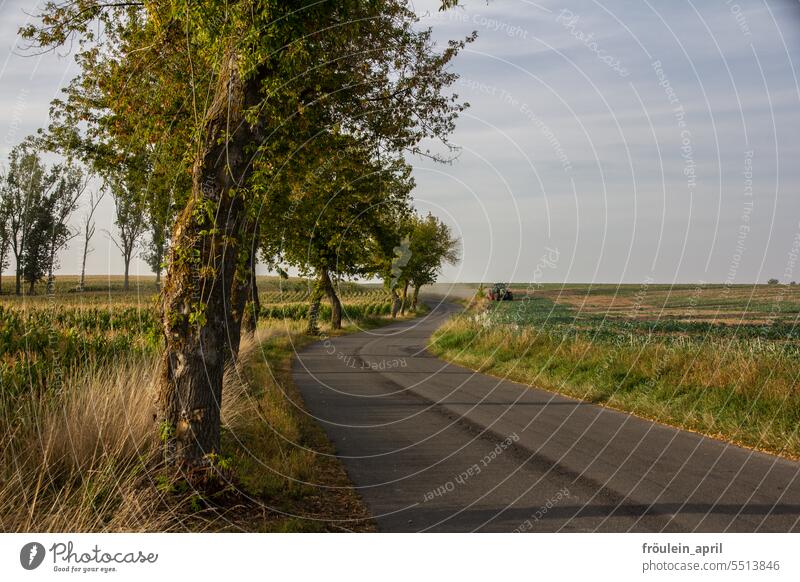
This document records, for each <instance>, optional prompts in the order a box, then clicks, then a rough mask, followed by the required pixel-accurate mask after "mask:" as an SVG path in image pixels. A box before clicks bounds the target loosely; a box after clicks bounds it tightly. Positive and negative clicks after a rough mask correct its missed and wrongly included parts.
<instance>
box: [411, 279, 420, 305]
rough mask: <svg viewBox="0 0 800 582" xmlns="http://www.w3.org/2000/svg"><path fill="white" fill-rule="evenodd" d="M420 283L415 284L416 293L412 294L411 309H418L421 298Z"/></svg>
mask: <svg viewBox="0 0 800 582" xmlns="http://www.w3.org/2000/svg"><path fill="white" fill-rule="evenodd" d="M419 288H420V286H419V285H415V286H414V293H413V294H412V295H411V311H416V310H417V300H418V299H419Z"/></svg>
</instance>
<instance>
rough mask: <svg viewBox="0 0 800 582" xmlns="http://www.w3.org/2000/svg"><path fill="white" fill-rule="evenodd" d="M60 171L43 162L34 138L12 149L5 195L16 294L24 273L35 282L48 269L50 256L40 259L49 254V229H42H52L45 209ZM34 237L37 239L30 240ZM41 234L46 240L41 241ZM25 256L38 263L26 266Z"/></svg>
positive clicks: (29, 281) (29, 279) (28, 280)
mask: <svg viewBox="0 0 800 582" xmlns="http://www.w3.org/2000/svg"><path fill="white" fill-rule="evenodd" d="M58 173H59V169H58V168H57V167H53V168H49V169H48V168H47V167H46V166H45V165H44V164H43V163H42V160H41V157H40V155H39V151H38V149H37V148H36V146H35V145H34V143H33V140H32V138H27V139H26V140H25V141H24V142H23V143H21V144H20V145H18V146H16V147H15V148H14V149H12V150H11V154H10V156H9V167H8V173H7V174H6V183H5V188H4V189H3V197H4V203H5V204H6V205H7V206H6V207H7V209H8V212H9V222H8V229H9V236H10V239H11V250H12V252H13V254H14V261H15V263H16V267H15V279H16V285H15V292H16V294H17V295H19V294H20V293H21V292H22V280H23V277H24V278H25V280H26V281H27V282H28V283H29V284H31V280H33V284H35V283H36V281H38V280H39V279H40V278H41V276H43V275H44V273H47V264H46V263H47V260H46V258H45V260H41V256H40V253H42V252H44V253H45V257H47V256H49V253H48V252H47V250H48V247H47V244H45V243H46V238H47V234H48V232H49V230H48V231H45V232H42V231H41V228H42V227H44V228H47V229H49V228H50V223H49V222H47V224H45V222H46V221H45V216H44V215H43V214H42V210H43V208H44V207H46V206H48V204H47V201H48V199H49V197H50V194H51V191H52V189H53V188H54V187H55V186H56V184H57V183H58ZM48 211H49V210H48ZM34 230H36V232H34ZM32 237H33V238H35V239H36V240H35V241H33V242H32V243H31V242H30V240H31V238H32ZM42 237H44V240H45V243H43V242H42V240H43V239H42ZM29 243H30V244H35V248H33V249H31V250H30V251H28V250H27V248H28V246H29ZM42 244H44V247H42ZM26 258H30V259H31V260H34V261H35V264H33V265H31V266H30V267H26V265H25V260H26ZM40 269H44V271H43V272H42V274H41V275H39V271H40Z"/></svg>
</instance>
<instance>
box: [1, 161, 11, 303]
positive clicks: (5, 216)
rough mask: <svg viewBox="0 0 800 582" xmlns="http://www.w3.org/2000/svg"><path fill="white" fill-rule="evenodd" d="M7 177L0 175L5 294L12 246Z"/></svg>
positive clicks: (2, 260) (2, 259) (2, 261)
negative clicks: (7, 202)
mask: <svg viewBox="0 0 800 582" xmlns="http://www.w3.org/2000/svg"><path fill="white" fill-rule="evenodd" d="M5 189H6V177H5V175H0V295H2V294H3V271H4V270H5V268H6V267H8V251H9V250H10V248H11V230H10V225H9V223H10V221H11V216H10V214H9V207H8V204H6V198H5V194H4V192H5Z"/></svg>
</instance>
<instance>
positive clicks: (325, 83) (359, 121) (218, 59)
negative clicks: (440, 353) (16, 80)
mask: <svg viewBox="0 0 800 582" xmlns="http://www.w3.org/2000/svg"><path fill="white" fill-rule="evenodd" d="M452 4H454V2H452V1H451V0H445V1H444V2H443V4H442V8H443V9H444V8H447V7H449V6H450V5H452ZM21 33H22V36H23V37H24V38H27V39H29V40H30V41H31V42H32V45H33V46H34V47H37V49H40V48H45V49H47V48H54V47H59V46H62V45H67V44H69V45H74V46H78V47H80V48H79V50H78V53H77V55H76V59H77V61H78V63H79V65H80V67H81V74H80V75H79V76H78V77H77V78H76V79H75V80H74V81H73V82H72V83H71V84H70V86H69V87H68V88H67V90H66V91H65V95H64V97H63V98H62V99H59V100H56V101H55V102H54V103H53V105H52V108H51V113H52V116H51V123H50V125H49V127H48V128H47V130H46V131H44V132H43V134H42V139H43V140H45V141H46V142H47V143H48V147H51V148H53V149H58V150H59V151H62V152H64V153H65V155H67V156H69V157H71V158H74V159H79V160H81V161H82V162H83V163H84V164H86V165H87V166H88V167H89V168H91V170H92V171H93V172H95V173H96V174H98V175H99V176H101V177H102V179H103V180H104V181H105V183H107V184H110V185H111V190H112V192H117V193H118V196H119V198H118V207H123V206H124V204H123V202H124V201H128V202H130V203H131V204H134V203H138V201H139V200H141V201H142V204H144V205H145V207H146V208H148V210H149V212H148V214H147V216H149V217H150V218H151V220H150V224H149V228H150V229H151V230H152V231H153V232H155V231H156V230H157V229H161V232H163V238H159V237H157V236H154V237H153V238H154V240H163V241H164V244H163V246H161V247H159V249H158V250H154V254H156V255H157V254H158V253H159V252H160V253H162V254H163V253H164V252H167V253H168V257H167V277H166V280H165V282H164V285H163V290H162V313H163V324H164V337H165V341H166V350H165V356H164V362H163V375H162V383H161V387H160V388H161V389H160V396H159V414H158V415H157V418H156V423H157V426H158V434H159V435H160V436H161V438H162V439H163V442H164V448H165V458H166V459H167V461H168V462H169V463H170V464H172V465H174V466H176V467H179V468H184V469H186V468H188V469H190V470H191V471H190V473H194V472H195V471H201V472H202V471H204V469H205V468H207V467H209V466H211V465H213V463H211V460H213V458H214V454H215V453H216V452H218V450H219V441H220V419H219V411H220V402H221V398H222V378H223V372H224V369H225V365H226V363H227V362H229V361H230V360H232V359H234V358H236V356H237V354H238V348H239V339H240V334H241V331H242V327H243V326H244V327H247V326H249V325H252V323H253V321H252V318H250V317H245V314H246V313H253V314H256V313H257V311H258V310H257V309H256V308H254V304H256V303H257V297H258V296H257V293H256V289H255V277H254V273H255V264H256V262H257V260H259V259H260V260H262V261H263V262H265V263H267V264H268V265H270V266H271V267H273V268H275V269H277V270H279V271H282V272H285V271H286V269H288V268H290V267H294V268H297V269H299V270H300V272H301V273H302V274H304V275H307V276H309V277H310V278H311V279H312V280H313V281H314V292H313V293H312V301H314V302H317V304H318V302H319V301H321V299H322V298H323V297H324V296H326V295H327V296H328V298H329V299H330V300H331V302H332V303H333V304H334V306H336V305H337V304H338V297H336V281H338V280H341V279H345V278H351V277H360V276H378V277H381V278H382V279H383V280H384V281H385V282H386V285H387V288H388V290H389V291H390V292H391V293H392V294H393V295H394V296H395V297H396V298H397V300H396V304H397V309H396V310H395V312H397V310H402V309H403V305H404V301H403V297H405V298H406V299H408V289H409V287H412V288H414V289H416V290H418V288H419V286H420V285H423V284H426V283H429V282H430V281H432V280H433V278H435V274H436V272H437V271H438V269H439V268H440V266H441V263H442V261H452V260H455V258H456V255H455V252H454V250H453V249H454V243H455V241H454V239H453V237H452V234H451V233H450V232H449V230H447V229H446V227H445V226H444V225H443V224H442V223H441V222H439V221H437V220H436V219H435V218H433V217H430V216H428V217H419V216H416V215H415V213H414V212H413V210H412V207H411V203H410V193H411V190H412V189H413V186H414V183H413V179H412V178H411V169H410V166H409V164H408V163H407V162H406V159H407V157H408V155H414V154H416V155H422V156H427V157H430V158H432V159H435V160H438V161H447V160H448V159H449V156H451V153H450V152H452V151H453V149H452V147H451V146H450V144H449V142H448V141H447V137H448V135H449V134H450V133H451V132H452V130H453V129H454V125H455V120H456V118H457V116H458V114H459V113H460V112H461V111H462V110H463V109H464V107H465V104H463V103H461V102H460V101H459V99H458V96H457V95H455V94H453V93H452V92H451V91H450V87H451V86H452V85H453V83H454V82H455V80H456V78H457V77H456V75H455V74H454V73H453V72H451V71H450V69H449V66H450V64H451V62H452V60H453V58H454V57H455V56H456V55H457V54H458V52H459V51H460V50H461V49H462V48H463V47H464V46H465V44H466V43H468V42H470V41H471V40H473V39H474V35H472V36H470V37H468V38H465V39H461V40H453V41H450V42H448V43H447V44H446V45H445V46H443V47H437V46H436V44H435V43H434V42H433V40H432V33H431V31H430V30H429V29H422V28H420V27H419V25H418V22H417V19H416V17H415V15H414V13H413V10H412V6H411V5H410V3H409V2H407V1H406V0H369V1H363V0H328V1H326V2H307V1H305V0H233V1H230V2H225V3H220V2H217V1H216V0H195V1H193V2H173V1H171V0H149V1H148V2H136V1H134V2H122V3H116V2H104V1H101V0H65V1H61V2H57V1H53V2H49V3H47V4H46V5H45V8H44V12H43V13H42V14H41V15H40V18H39V20H38V22H34V23H33V24H30V25H28V26H26V27H24V28H23V29H22V30H21ZM75 41H77V42H75ZM432 142H439V143H440V144H443V145H444V146H445V147H444V148H434V146H433V145H432ZM437 149H438V150H441V151H444V152H445V153H444V154H441V155H440V154H438V153H436V151H437ZM167 233H169V235H168V234H167ZM167 241H168V242H169V245H167ZM442 241H445V243H446V244H443V245H442V244H441V243H442ZM434 242H435V243H436V244H434ZM438 245H441V246H438ZM120 246H121V248H122V250H123V253H124V252H125V245H124V241H123V244H121V245H120ZM444 247H447V248H444ZM167 248H168V250H167ZM442 249H444V250H442ZM436 253H438V254H436ZM426 256H428V257H433V258H432V259H430V261H429V262H427V263H426V262H425V261H423V257H426ZM437 257H438V258H437ZM434 259H435V260H434ZM153 260H155V257H153ZM437 261H438V262H437ZM414 296H416V292H415V293H414ZM414 296H412V299H411V301H412V302H413V300H414V299H413V297H414ZM333 311H334V312H335V315H334V324H335V325H338V324H339V322H340V318H341V309H340V306H339V307H336V308H335V309H334V310H333Z"/></svg>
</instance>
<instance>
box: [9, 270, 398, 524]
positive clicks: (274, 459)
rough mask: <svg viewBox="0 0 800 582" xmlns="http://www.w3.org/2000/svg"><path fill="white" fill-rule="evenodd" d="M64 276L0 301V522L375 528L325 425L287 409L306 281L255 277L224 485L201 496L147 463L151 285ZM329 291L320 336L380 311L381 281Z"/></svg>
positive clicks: (230, 399) (233, 388) (229, 382)
mask: <svg viewBox="0 0 800 582" xmlns="http://www.w3.org/2000/svg"><path fill="white" fill-rule="evenodd" d="M76 284H77V279H76V278H72V277H60V278H59V280H58V284H57V285H56V288H55V292H54V293H53V294H52V295H49V296H48V295H46V294H39V295H34V296H14V295H8V294H5V295H2V296H0V433H1V437H2V439H3V447H2V451H1V452H0V464H2V468H0V530H2V531H34V530H36V531H66V530H69V531H186V530H190V531H221V530H224V531H297V530H301V531H326V530H334V531H340V530H341V529H342V528H345V529H348V530H352V529H356V530H361V529H370V528H371V527H372V525H371V522H370V520H369V519H368V517H367V512H366V509H365V508H364V506H363V504H362V502H361V501H360V499H359V498H358V496H357V495H355V494H354V493H353V492H352V490H351V489H350V483H349V481H348V479H347V476H346V474H345V473H344V470H343V469H342V467H341V465H340V464H339V461H338V460H337V459H336V458H335V456H333V455H331V454H330V453H332V449H331V446H330V444H329V443H328V441H327V439H326V437H325V435H324V433H323V432H322V430H321V429H320V428H319V427H318V426H317V425H316V424H315V423H314V422H313V420H311V419H310V418H309V417H308V415H307V414H305V413H304V412H303V411H302V410H301V409H298V407H297V406H296V405H295V403H297V402H301V399H300V398H299V395H298V393H297V392H296V389H295V388H294V386H293V385H292V382H291V376H290V374H289V365H290V361H291V358H292V356H293V354H294V350H296V349H298V348H299V347H302V346H303V345H305V344H306V343H308V342H310V341H314V340H315V339H317V338H315V337H311V336H308V335H306V334H305V327H306V323H305V321H304V319H305V318H306V317H307V314H308V305H307V304H308V298H309V292H308V287H309V285H308V283H307V282H306V281H304V280H300V279H290V280H288V281H287V280H281V279H277V278H267V277H264V278H260V279H259V289H260V290H261V293H260V299H261V302H262V309H261V315H262V319H261V321H260V323H259V327H258V330H257V331H256V334H255V335H254V336H253V337H252V338H245V339H244V340H243V344H242V348H241V351H240V358H239V362H238V364H237V365H236V367H233V366H231V367H230V369H229V370H228V373H227V374H226V379H225V389H224V398H223V403H222V408H223V410H222V414H223V454H224V455H225V457H224V458H222V459H220V462H219V466H220V468H221V470H222V471H223V472H225V473H226V474H227V478H228V479H229V482H230V485H229V487H227V488H223V489H222V490H219V491H212V492H204V493H202V494H201V493H198V491H197V490H195V489H194V488H187V487H186V486H185V485H183V484H181V483H180V482H175V481H173V480H171V478H167V476H166V475H167V472H165V471H162V468H161V465H160V464H159V462H158V459H159V449H158V443H157V442H155V441H156V439H155V438H154V437H153V434H154V432H156V431H155V430H154V427H153V420H152V419H153V412H154V404H155V400H156V387H157V385H158V377H159V373H160V363H161V354H162V350H163V337H162V332H161V329H162V328H161V325H160V316H159V309H158V288H157V286H156V284H155V281H154V279H153V278H139V279H134V280H132V281H131V289H130V290H129V291H123V290H122V281H121V278H119V277H114V278H111V279H109V278H107V277H92V278H90V280H89V282H88V284H87V285H86V289H85V291H84V292H76V291H75V287H76ZM6 285H8V284H6ZM339 291H340V296H341V299H342V303H343V311H344V322H343V323H344V328H343V329H342V330H339V331H335V332H334V331H332V330H330V329H329V325H328V324H327V320H326V317H328V314H329V313H330V312H329V308H328V310H323V312H322V317H321V318H320V324H321V325H320V327H321V331H322V332H323V333H327V334H332V335H333V334H338V333H350V332H353V331H358V330H359V329H362V328H364V327H373V326H376V325H380V324H382V323H384V322H385V321H387V319H388V316H387V315H386V314H387V313H388V312H389V305H390V298H389V296H388V294H386V293H385V292H384V291H383V290H381V289H375V288H365V287H361V286H358V285H355V284H345V285H342V286H341V287H340V289H339ZM409 316H410V315H409ZM312 451H317V453H315V452H312ZM318 453H323V454H318ZM342 519H345V520H350V521H346V522H341V520H342ZM342 524H343V525H342Z"/></svg>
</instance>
